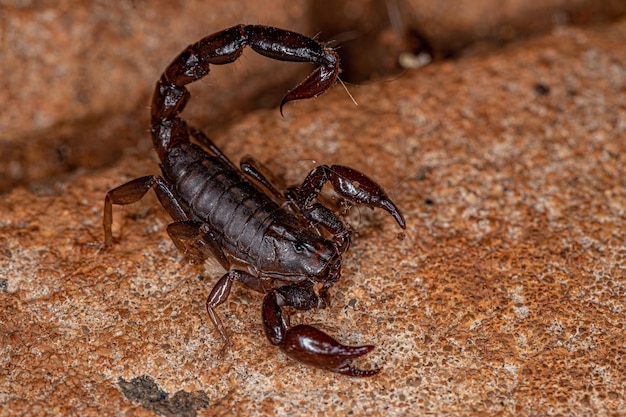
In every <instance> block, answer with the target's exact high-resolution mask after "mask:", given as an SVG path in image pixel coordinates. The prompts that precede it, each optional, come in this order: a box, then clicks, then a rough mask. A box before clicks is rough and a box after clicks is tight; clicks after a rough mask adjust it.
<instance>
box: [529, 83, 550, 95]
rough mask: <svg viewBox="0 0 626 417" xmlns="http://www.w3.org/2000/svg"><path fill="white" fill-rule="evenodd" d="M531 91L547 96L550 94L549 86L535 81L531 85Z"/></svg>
mask: <svg viewBox="0 0 626 417" xmlns="http://www.w3.org/2000/svg"><path fill="white" fill-rule="evenodd" d="M533 91H534V92H535V93H536V94H537V95H539V96H547V95H548V94H550V87H548V86H547V85H545V84H543V83H537V84H535V85H534V86H533Z"/></svg>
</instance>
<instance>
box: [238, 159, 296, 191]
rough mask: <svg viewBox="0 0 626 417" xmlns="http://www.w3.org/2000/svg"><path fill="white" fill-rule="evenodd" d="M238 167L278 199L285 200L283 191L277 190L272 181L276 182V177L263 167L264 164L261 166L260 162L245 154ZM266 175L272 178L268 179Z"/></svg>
mask: <svg viewBox="0 0 626 417" xmlns="http://www.w3.org/2000/svg"><path fill="white" fill-rule="evenodd" d="M239 167H240V168H241V171H242V172H243V173H244V174H246V175H247V176H248V177H250V178H252V179H253V180H255V181H258V182H259V183H260V184H262V185H263V186H264V187H265V188H266V189H267V190H268V191H269V192H271V193H272V194H273V195H274V197H276V198H277V199H278V200H279V201H284V200H285V197H284V196H283V193H281V192H280V191H279V190H278V188H276V186H275V185H274V183H275V182H276V179H275V178H273V177H272V175H271V174H270V173H269V171H268V170H267V169H266V168H265V166H263V164H262V163H260V162H259V161H257V160H256V159H254V158H253V157H251V156H245V157H244V158H243V159H242V160H241V161H240V162H239ZM268 176H269V177H271V178H272V179H268Z"/></svg>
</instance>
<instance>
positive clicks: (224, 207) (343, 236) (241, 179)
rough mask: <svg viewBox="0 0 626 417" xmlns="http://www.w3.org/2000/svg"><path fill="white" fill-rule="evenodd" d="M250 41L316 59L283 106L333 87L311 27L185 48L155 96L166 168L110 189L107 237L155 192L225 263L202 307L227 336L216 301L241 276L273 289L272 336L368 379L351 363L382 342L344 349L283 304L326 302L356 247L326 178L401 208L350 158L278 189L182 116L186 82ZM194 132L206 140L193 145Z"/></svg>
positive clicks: (328, 63)
mask: <svg viewBox="0 0 626 417" xmlns="http://www.w3.org/2000/svg"><path fill="white" fill-rule="evenodd" d="M245 46H249V47H250V48H252V49H253V50H254V51H256V52H257V53H259V54H262V55H265V56H267V57H270V58H273V59H277V60H281V61H294V62H310V63H313V64H316V65H317V67H316V69H315V70H314V71H313V73H311V74H310V75H309V76H308V77H307V78H306V79H305V80H304V81H302V82H301V83H300V84H299V85H298V86H296V87H295V88H294V89H292V90H290V91H289V92H288V93H287V94H286V96H285V97H284V98H283V100H282V102H281V104H280V110H281V113H282V109H283V106H284V104H285V103H287V102H289V101H292V100H300V99H307V98H312V97H316V96H318V95H320V94H322V93H324V92H325V91H326V90H328V89H329V88H330V87H332V86H333V84H335V82H336V80H337V77H338V75H339V72H340V69H339V57H338V56H337V54H336V53H335V52H334V51H333V50H332V49H331V48H329V47H327V46H325V45H323V44H321V43H319V42H317V41H316V40H314V39H311V38H309V37H307V36H304V35H301V34H298V33H295V32H291V31H287V30H282V29H277V28H273V27H267V26H257V25H250V26H247V25H238V26H234V27H232V28H229V29H225V30H223V31H221V32H217V33H215V34H213V35H209V36H207V37H205V38H203V39H201V40H200V41H198V42H197V43H194V44H192V45H190V46H188V47H187V48H186V49H185V50H184V51H183V52H182V53H181V54H180V55H178V57H176V59H174V61H173V62H172V63H171V64H170V65H169V66H168V67H167V68H166V69H165V71H164V72H163V74H162V75H161V78H160V79H159V81H158V82H157V84H156V88H155V90H154V96H153V98H152V110H151V133H152V139H153V141H154V147H155V148H156V151H157V153H158V155H159V158H160V161H161V164H160V166H161V172H162V175H161V176H156V175H152V176H145V177H141V178H137V179H135V180H132V181H130V182H128V183H126V184H123V185H121V186H119V187H117V188H114V189H112V190H110V191H109V192H108V193H107V194H106V197H105V202H104V220H103V224H104V236H105V246H106V247H110V246H111V244H112V242H113V235H112V230H111V225H112V221H113V220H112V206H113V204H119V205H125V204H131V203H134V202H136V201H138V200H139V199H141V198H142V197H143V196H144V195H145V194H146V193H147V192H148V191H149V190H151V189H153V190H154V191H155V193H156V195H157V198H158V200H159V202H160V203H161V204H162V205H163V207H164V208H165V210H166V211H167V212H168V213H169V215H170V216H171V217H172V219H173V223H171V224H169V225H168V227H167V232H168V234H169V236H170V237H171V239H172V241H173V242H174V244H175V245H176V247H177V248H178V249H179V250H181V251H182V252H183V253H184V254H185V255H186V256H187V257H188V258H190V259H191V260H192V261H194V262H202V261H204V260H205V259H207V258H208V257H214V258H216V259H217V260H219V262H220V263H221V265H222V266H223V267H224V268H225V269H226V271H228V272H226V274H225V275H224V276H222V277H221V278H220V279H219V280H218V281H217V283H216V284H215V286H214V287H213V290H212V291H211V293H210V295H209V297H208V299H207V302H206V308H207V311H208V314H209V316H210V318H211V321H212V322H213V324H214V325H215V327H216V328H217V330H218V331H219V332H220V334H221V336H222V338H223V339H224V341H225V343H226V345H227V344H228V343H229V338H228V336H227V332H226V329H225V327H224V325H223V324H222V321H221V320H220V318H219V315H218V313H217V311H216V307H217V306H219V305H220V304H222V303H223V302H224V301H226V299H227V298H228V295H229V293H230V290H231V286H232V284H233V282H234V281H239V282H241V283H242V284H244V285H246V286H248V287H250V288H251V289H253V290H256V291H259V292H261V293H264V294H265V298H264V300H263V306H262V317H263V326H264V329H265V334H266V336H267V338H268V339H269V341H270V342H271V343H272V344H274V345H277V346H278V347H279V348H280V349H282V350H283V351H284V352H285V353H286V354H287V355H288V356H290V357H292V358H294V359H296V360H298V361H300V362H303V363H305V364H308V365H312V366H316V367H319V368H323V369H327V370H330V371H333V372H339V373H342V374H345V375H350V376H370V375H374V374H376V373H378V372H379V371H380V369H370V370H361V369H356V368H354V367H352V366H350V364H349V363H350V360H351V359H353V358H357V357H360V356H362V355H365V354H366V353H368V352H370V351H371V350H372V349H373V348H374V346H371V345H366V346H346V345H343V344H341V343H339V342H338V341H337V340H335V339H334V338H332V337H331V336H329V335H327V334H326V333H324V332H322V331H321V330H318V329H317V328H315V327H312V326H309V325H297V326H290V324H289V317H288V314H287V312H286V311H285V308H286V307H292V308H295V309H298V310H309V309H312V308H324V307H325V306H327V305H328V290H329V288H330V287H331V286H332V285H333V284H334V283H335V282H336V281H337V280H338V279H339V277H340V274H341V260H342V256H343V254H344V252H345V251H346V250H347V249H348V246H349V244H350V231H349V230H348V228H347V226H346V225H345V224H344V223H343V221H342V220H340V218H339V217H338V216H337V215H336V214H335V213H334V212H333V211H332V210H330V209H329V208H327V207H325V206H323V205H322V204H321V203H320V202H319V201H318V198H317V197H318V195H319V193H320V191H321V189H322V187H323V186H324V184H325V183H326V182H330V184H332V186H333V188H334V189H335V191H336V192H337V194H339V196H341V197H342V198H344V199H346V200H348V201H351V202H353V203H356V204H363V205H367V206H370V207H379V208H382V209H384V210H386V211H388V212H389V213H390V214H391V215H392V216H393V218H394V219H395V220H396V222H397V223H398V224H399V225H400V227H402V228H405V222H404V218H403V216H402V214H401V213H400V211H399V210H398V208H397V207H396V205H395V204H394V203H393V202H392V201H391V200H390V199H389V198H388V197H387V195H386V194H385V192H384V190H383V189H382V188H381V187H380V186H379V185H378V184H376V183H375V182H374V181H373V180H371V179H369V178H368V177H366V176H365V175H364V174H362V173H360V172H358V171H356V170H354V169H352V168H348V167H345V166H340V165H333V166H326V165H321V166H318V167H316V168H315V169H313V170H312V171H311V172H310V173H309V174H308V176H307V177H306V178H305V180H304V181H303V183H302V185H301V186H299V187H290V188H288V189H287V190H286V191H284V192H281V191H280V190H278V188H277V187H275V186H274V185H273V183H272V181H270V179H268V178H267V177H266V176H264V175H263V173H262V170H261V169H260V168H259V165H258V164H257V163H256V162H255V161H254V160H253V159H250V158H247V159H245V160H243V161H242V162H241V163H240V169H238V168H237V167H236V166H235V165H234V164H233V163H232V162H231V161H230V160H229V159H228V158H227V157H226V156H225V155H224V154H223V153H222V152H221V151H220V149H219V148H217V146H215V145H214V144H213V142H211V140H210V139H209V138H208V137H207V136H206V135H205V134H203V133H202V132H201V131H199V130H195V129H192V128H189V127H188V126H187V124H186V123H185V121H184V120H183V119H182V118H180V117H179V113H181V112H182V111H183V109H184V108H185V105H186V104H187V101H188V99H189V91H188V90H187V88H185V85H187V84H189V83H191V82H193V81H196V80H199V79H201V78H202V77H204V76H205V75H207V74H208V73H209V66H210V64H215V65H222V64H228V63H231V62H233V61H235V60H236V59H237V58H238V57H239V56H240V55H241V53H242V52H243V49H244V47H245ZM190 136H191V137H193V138H194V139H195V141H196V142H197V143H199V144H200V145H202V146H203V147H204V148H205V149H203V148H201V147H200V146H198V145H196V144H194V143H192V142H191V141H190Z"/></svg>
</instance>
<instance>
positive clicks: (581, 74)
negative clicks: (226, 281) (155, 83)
mask: <svg viewBox="0 0 626 417" xmlns="http://www.w3.org/2000/svg"><path fill="white" fill-rule="evenodd" d="M624 45H626V22H624V21H622V22H620V23H617V24H613V25H611V26H607V27H603V28H593V29H591V28H589V29H576V28H559V29H557V30H556V31H555V32H554V33H552V34H550V35H547V36H545V37H542V38H539V39H535V40H532V41H529V42H525V43H520V44H516V45H511V46H509V47H507V48H506V49H501V50H498V51H497V52H494V53H493V54H492V55H489V56H485V55H482V56H480V57H465V58H462V59H460V60H458V61H455V62H445V63H441V64H435V65H432V66H429V67H427V68H425V69H423V70H421V71H419V72H409V73H407V74H405V75H404V76H403V77H400V78H398V79H395V80H393V81H389V82H381V83H374V84H370V85H368V86H363V87H360V88H352V91H351V92H352V93H353V95H354V96H355V97H356V100H357V101H358V102H359V106H358V107H355V106H353V105H352V104H351V102H350V101H349V99H348V98H347V96H346V94H345V92H343V91H342V89H341V88H335V89H334V90H333V91H332V92H331V93H329V94H327V95H325V96H323V97H321V98H319V99H317V100H311V101H307V102H298V103H295V104H292V105H289V106H288V107H287V108H286V109H285V118H280V117H279V115H278V112H277V111H276V110H272V111H258V112H255V113H253V114H251V115H250V116H249V117H246V118H245V119H242V120H241V122H240V123H238V124H237V125H235V126H233V127H232V128H231V129H230V130H229V131H228V132H221V133H219V134H217V135H214V139H215V141H216V142H217V143H218V144H220V145H221V146H222V147H223V149H224V150H225V151H226V152H227V153H228V154H229V155H231V156H232V157H233V159H238V158H239V157H241V156H243V155H244V154H250V155H254V156H255V157H256V158H258V159H259V160H261V161H265V162H266V163H267V164H268V165H269V167H270V168H271V169H272V170H273V171H274V172H276V173H277V175H278V176H279V177H281V178H285V180H286V182H287V183H291V182H295V181H297V180H298V179H302V178H303V177H304V175H305V174H306V172H307V171H308V170H309V169H311V167H312V166H313V165H314V164H315V163H334V162H340V163H342V164H346V165H351V166H354V167H356V168H360V169H362V170H363V171H366V172H367V173H368V174H369V175H371V176H372V177H373V178H376V179H378V180H379V181H380V183H381V184H382V185H383V186H385V187H386V188H387V189H388V190H389V193H390V195H391V196H392V197H393V198H394V199H395V200H396V202H397V203H398V205H399V206H400V207H401V208H402V209H403V210H404V214H405V216H406V219H407V226H408V227H407V230H406V233H405V234H404V235H401V234H399V233H398V232H399V229H398V228H397V227H396V226H395V225H394V223H393V221H392V219H390V218H389V216H386V215H384V214H383V213H379V212H377V211H376V212H372V211H370V210H368V209H359V210H356V211H354V212H353V213H352V215H351V216H350V221H351V223H352V224H353V225H354V227H355V228H356V229H357V230H358V231H359V234H358V236H356V237H355V239H354V241H353V246H352V248H351V250H350V252H349V254H348V256H347V258H346V259H345V262H344V263H345V265H344V268H343V277H342V280H341V281H340V282H339V283H338V284H337V285H336V287H335V288H334V291H333V301H334V305H333V306H332V307H331V308H329V309H326V310H323V311H310V312H304V313H297V314H294V315H293V316H292V321H293V322H308V323H316V324H318V325H319V326H321V327H323V328H325V329H326V330H327V331H328V332H330V333H332V334H334V335H336V336H337V337H338V338H340V339H341V340H343V341H345V342H347V343H353V344H359V343H374V344H375V345H376V346H377V349H376V350H375V351H373V352H372V353H370V354H369V355H368V356H367V357H366V358H365V359H364V360H363V361H361V365H362V366H364V367H366V366H381V367H382V368H383V370H382V372H381V373H380V374H379V375H378V376H376V377H373V378H370V379H362V380H359V379H350V378H346V377H343V376H339V375H334V374H331V373H326V372H323V371H320V370H316V369H311V368H308V367H305V366H302V365H299V364H297V363H295V362H293V361H292V360H290V359H288V358H287V357H286V356H285V355H283V354H282V353H280V352H278V351H277V350H276V349H275V348H274V347H272V346H270V345H269V343H268V342H267V341H266V340H265V338H264V335H263V331H262V327H261V321H260V312H259V307H260V303H261V299H262V296H261V295H259V294H255V293H252V292H250V291H249V290H247V289H245V288H242V287H241V286H236V287H235V288H234V291H233V293H232V295H231V298H230V299H229V300H228V302H226V303H225V304H224V305H223V306H221V308H220V312H221V313H222V314H223V315H224V319H225V322H226V323H227V326H228V328H229V329H230V332H231V335H232V336H231V337H232V342H233V346H232V348H231V349H230V350H229V351H228V352H227V353H226V355H225V356H223V357H221V356H219V352H220V348H221V347H222V344H221V340H220V338H219V336H218V335H217V333H216V331H215V330H214V329H213V328H212V326H211V324H210V321H209V320H208V318H207V315H206V312H205V309H204V301H205V297H206V295H207V294H208V292H209V291H210V288H211V286H212V284H213V283H214V282H215V279H216V277H217V276H218V275H219V274H220V273H221V272H220V271H219V268H216V267H215V266H212V265H207V266H204V267H199V266H194V265H188V264H185V263H184V261H183V258H182V257H181V255H180V254H179V253H178V252H177V251H176V249H175V248H174V246H173V244H172V243H171V242H170V241H169V240H168V238H167V235H166V232H165V226H166V224H167V223H168V219H167V217H166V215H165V214H164V212H163V210H162V209H161V208H160V207H159V206H158V204H157V203H156V199H155V198H154V197H153V196H152V195H150V196H149V197H146V198H145V199H144V200H142V202H140V203H137V204H134V205H132V206H129V207H126V208H119V207H116V210H115V228H114V234H115V236H116V238H117V239H118V243H117V244H116V245H115V246H114V248H112V249H111V250H110V251H103V250H102V247H101V241H102V231H101V217H102V201H103V197H104V194H105V192H106V191H107V190H108V189H110V188H111V187H113V186H115V185H118V184H121V183H122V182H124V181H127V180H129V179H131V178H134V177H137V176H140V175H145V174H149V173H154V172H156V163H155V162H154V157H153V156H152V155H148V154H146V156H142V157H140V158H139V159H137V158H125V159H123V160H122V161H121V163H120V164H118V165H116V166H115V167H113V168H111V169H107V170H103V171H102V172H99V173H97V174H94V175H83V176H77V177H76V178H74V179H72V180H71V181H68V182H67V183H63V184H59V185H57V188H58V189H60V190H61V193H60V194H59V195H56V196H49V195H42V196H39V195H36V194H33V193H32V192H30V191H27V190H26V189H24V188H17V189H15V190H13V191H12V192H11V193H10V194H8V195H5V196H3V197H2V200H0V202H1V205H2V213H3V215H2V219H1V220H0V363H1V365H0V405H1V407H2V411H0V414H2V415H13V414H20V413H28V414H30V415H34V414H41V415H44V414H64V415H70V414H72V413H74V414H80V415H114V414H116V413H117V414H122V415H128V416H131V415H133V416H134V415H137V416H148V415H154V413H155V412H161V413H162V414H161V415H168V414H167V412H170V411H171V410H172V409H173V410H174V411H176V410H179V412H178V415H193V414H197V415H276V416H283V415H290V414H291V415H299V414H303V413H306V414H308V415H345V414H348V413H352V414H354V415H375V416H377V415H380V416H383V415H384V416H390V415H391V416H393V415H407V414H414V415H421V414H439V415H442V414H446V415H468V414H473V415H496V414H499V415H613V414H614V415H620V414H624V413H625V412H626V400H625V398H624V392H626V382H625V381H626V364H625V363H624V357H625V355H626V347H625V345H624V340H625V331H624V315H625V314H626V313H625V307H626V306H625V303H626V278H625V277H626V244H625V238H624V236H626V180H625V178H626V176H625V174H626V168H625V165H626V141H625V140H624V138H625V133H626V51H625V49H624ZM197 105H198V100H195V101H194V99H192V100H191V101H190V107H193V106H197ZM314 161H316V162H314ZM135 378H138V379H135ZM181 390H183V392H182V393H181V392H180V391H181ZM125 393H126V394H125ZM130 393H132V394H130ZM185 394H186V395H185ZM204 394H206V395H204ZM129 398H130V399H129ZM206 398H208V402H209V405H208V407H206V408H203V407H204V405H205V401H206ZM168 399H169V400H168ZM142 404H144V405H142ZM183 405H185V406H186V407H187V408H184V410H186V411H185V412H186V413H189V414H184V413H183V411H182V410H183V408H176V407H178V406H180V407H182V406H183ZM172 407H174V408H172ZM149 410H155V411H149ZM157 410H161V411H157ZM162 410H169V411H167V412H165V411H162ZM189 410H191V411H189Z"/></svg>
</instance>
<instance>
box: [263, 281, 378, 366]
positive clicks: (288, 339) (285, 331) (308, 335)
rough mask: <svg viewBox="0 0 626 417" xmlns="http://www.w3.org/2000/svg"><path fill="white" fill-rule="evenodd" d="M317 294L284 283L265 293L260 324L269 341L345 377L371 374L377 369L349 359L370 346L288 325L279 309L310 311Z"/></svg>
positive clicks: (305, 327) (306, 361)
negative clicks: (356, 364)
mask: <svg viewBox="0 0 626 417" xmlns="http://www.w3.org/2000/svg"><path fill="white" fill-rule="evenodd" d="M318 302H319V300H318V297H317V295H315V293H314V292H313V291H311V290H309V289H305V288H300V287H295V286H283V287H279V288H276V289H273V290H272V291H270V292H268V293H267V295H266V296H265V299H264V300H263V325H264V328H265V335H266V336H267V338H268V340H269V341H270V343H272V344H274V345H277V346H278V347H279V348H280V349H281V350H282V351H283V352H285V353H286V354H287V355H288V356H289V357H291V358H293V359H295V360H297V361H299V362H302V363H304V364H307V365H310V366H315V367H317V368H321V369H325V370H328V371H332V372H337V373H340V374H344V375H348V376H358V377H363V376H371V375H375V374H377V373H378V372H380V369H377V368H375V369H370V370H362V369H357V368H353V367H352V366H350V364H349V362H350V360H351V359H354V358H358V357H360V356H363V355H365V354H367V353H368V352H370V351H371V350H372V349H374V346H372V345H365V346H346V345H343V344H341V343H339V342H338V341H337V340H335V339H334V338H332V337H331V336H329V335H328V334H326V333H324V332H322V331H321V330H319V329H317V328H315V327H313V326H309V325H302V324H301V325H297V326H294V327H291V328H290V327H289V322H288V318H287V317H286V316H284V315H283V312H282V308H283V307H286V306H289V307H294V308H296V309H298V310H309V309H311V308H314V307H315V306H316V305H317V304H318Z"/></svg>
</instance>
